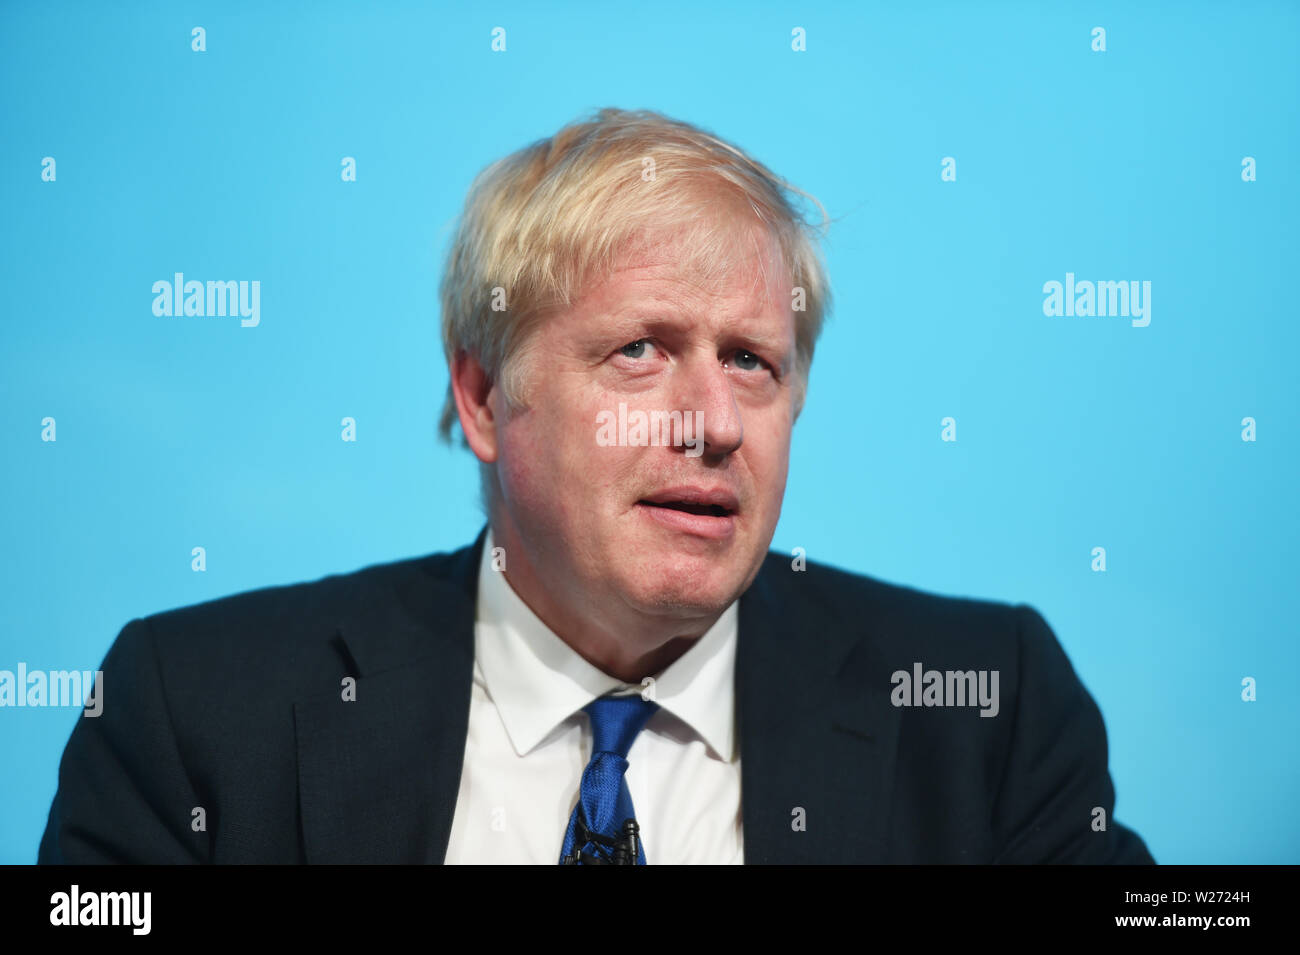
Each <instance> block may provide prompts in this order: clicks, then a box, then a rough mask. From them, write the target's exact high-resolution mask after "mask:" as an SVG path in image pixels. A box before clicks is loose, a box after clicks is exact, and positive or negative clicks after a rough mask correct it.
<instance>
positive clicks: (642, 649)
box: [492, 521, 722, 684]
mask: <svg viewBox="0 0 1300 955" xmlns="http://www.w3.org/2000/svg"><path fill="white" fill-rule="evenodd" d="M492 538H493V540H492V543H493V546H495V547H502V548H504V549H505V553H506V569H505V572H504V574H505V578H506V582H507V583H508V584H509V586H510V589H511V590H513V591H514V592H515V594H516V595H517V596H518V597H519V599H520V600H522V601H523V602H524V603H525V604H527V605H528V609H529V610H531V611H532V612H533V613H534V614H536V615H537V618H538V619H539V620H541V621H542V623H544V624H546V626H547V627H548V628H549V629H550V630H551V631H552V632H553V633H554V634H556V636H558V637H559V638H560V639H561V640H563V641H564V642H565V643H566V644H567V645H568V646H569V647H570V648H571V649H572V650H573V651H574V652H575V653H577V654H578V655H579V656H580V657H582V658H583V659H584V660H586V661H587V662H588V663H590V664H591V665H592V666H594V667H595V668H596V669H598V670H600V671H601V672H602V673H607V674H609V675H610V676H612V677H616V678H617V679H619V680H621V681H622V682H624V683H629V684H639V683H640V682H641V681H642V680H643V679H645V678H646V677H651V676H658V675H659V674H660V673H662V672H663V671H664V670H665V669H667V668H668V667H669V666H670V665H671V664H672V663H673V662H675V661H676V660H677V659H678V658H680V657H681V656H682V655H683V654H684V653H686V651H687V650H689V649H690V648H691V647H692V646H694V645H695V642H696V641H697V640H698V639H699V638H700V637H702V636H703V635H704V634H705V633H707V632H708V630H709V628H710V627H712V626H713V625H714V624H715V623H717V621H718V618H719V617H721V616H722V611H719V612H717V613H710V614H697V615H688V616H681V615H675V616H667V615H663V616H661V615H650V614H645V613H642V612H639V611H638V610H636V609H635V608H633V607H630V606H628V605H627V604H626V603H625V602H623V601H622V600H620V599H619V598H618V597H617V596H616V595H609V594H596V595H593V594H589V593H587V592H585V591H584V590H583V589H582V586H581V583H580V582H579V581H576V580H574V579H572V578H568V579H565V580H549V579H544V578H543V577H542V576H541V575H540V574H538V573H537V567H536V565H535V564H534V561H533V559H532V557H531V556H530V555H529V554H528V553H527V552H526V551H525V549H524V548H523V546H522V541H521V538H520V536H519V535H518V533H517V532H516V531H515V529H514V528H513V527H511V526H510V525H509V524H508V523H506V522H504V521H493V525H492ZM538 563H548V565H549V562H545V561H543V560H541V559H539V560H538Z"/></svg>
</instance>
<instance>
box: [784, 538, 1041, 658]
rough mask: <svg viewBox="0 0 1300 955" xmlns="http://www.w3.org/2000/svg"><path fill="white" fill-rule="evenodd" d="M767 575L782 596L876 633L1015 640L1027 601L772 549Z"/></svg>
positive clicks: (912, 641) (911, 640)
mask: <svg viewBox="0 0 1300 955" xmlns="http://www.w3.org/2000/svg"><path fill="white" fill-rule="evenodd" d="M763 574H764V577H765V578H766V579H767V581H768V583H769V585H771V586H772V588H773V592H774V594H775V596H776V599H777V600H778V602H780V603H782V604H785V605H787V606H790V607H791V608H792V609H793V608H794V607H796V606H798V605H799V604H800V603H805V604H807V605H809V606H816V607H817V608H818V609H819V611H820V612H821V613H823V614H827V615H830V616H833V617H834V618H835V619H837V620H838V621H839V622H840V625H842V626H844V627H846V628H848V629H851V630H864V629H865V630H869V631H870V632H871V634H872V635H873V636H874V637H875V638H876V639H877V640H881V641H885V642H890V641H891V640H898V641H906V642H907V643H908V644H909V645H912V646H913V647H916V648H917V649H920V647H919V646H917V641H918V640H924V639H925V638H927V637H929V638H933V639H935V640H938V641H941V642H942V641H957V642H958V643H960V644H969V643H970V642H971V641H972V640H976V641H989V640H992V641H995V642H998V643H1006V644H1008V646H1014V643H1015V640H1016V638H1017V629H1018V621H1017V616H1016V614H1017V612H1018V611H1019V610H1020V608H1021V607H1022V606H1023V605H1022V604H1017V603H1012V602H1010V601H1005V600H996V599H989V598H981V597H970V596H957V595H951V594H942V593H938V592H935V591H931V590H925V589H922V588H918V587H913V586H909V585H905V584H899V583H893V582H891V581H887V580H883V579H880V578H878V577H873V576H870V575H867V574H861V573H855V572H852V571H848V570H844V569H843V568H840V567H835V566H833V565H830V564H824V563H820V562H817V561H808V562H807V563H806V565H805V568H804V569H803V570H795V569H794V568H793V567H792V565H791V560H790V558H789V557H788V556H786V555H784V554H780V553H776V552H772V553H770V554H769V555H768V558H767V561H766V562H765V564H764V568H763Z"/></svg>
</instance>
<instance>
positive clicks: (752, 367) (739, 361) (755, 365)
mask: <svg viewBox="0 0 1300 955" xmlns="http://www.w3.org/2000/svg"><path fill="white" fill-rule="evenodd" d="M732 362H733V363H734V364H735V366H736V367H737V368H739V369H740V370H741V371H757V370H758V369H759V368H761V367H763V365H764V362H763V359H761V358H759V357H758V356H757V355H755V354H754V353H753V352H751V351H745V349H743V348H742V349H740V350H739V351H737V352H736V354H735V356H734V357H733V358H732Z"/></svg>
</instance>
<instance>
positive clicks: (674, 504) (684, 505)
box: [640, 501, 732, 517]
mask: <svg viewBox="0 0 1300 955" xmlns="http://www.w3.org/2000/svg"><path fill="white" fill-rule="evenodd" d="M640 503H642V504H644V505H646V506H647V507H662V508H667V509H668V510H671V511H682V512H683V513H686V514H698V515H699V516H700V517H729V516H730V515H731V514H732V512H731V511H730V510H728V509H727V508H725V507H723V506H722V505H721V504H691V503H690V502H688V501H641V502H640Z"/></svg>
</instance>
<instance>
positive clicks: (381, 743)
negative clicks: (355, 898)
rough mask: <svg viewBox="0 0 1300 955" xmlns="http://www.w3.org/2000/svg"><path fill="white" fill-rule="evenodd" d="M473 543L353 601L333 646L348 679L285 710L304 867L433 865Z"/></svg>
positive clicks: (443, 811) (450, 811) (460, 690)
mask: <svg viewBox="0 0 1300 955" xmlns="http://www.w3.org/2000/svg"><path fill="white" fill-rule="evenodd" d="M484 536H485V535H484V534H483V533H480V535H479V537H478V540H477V541H476V542H475V544H474V545H472V546H471V547H467V548H464V549H462V550H460V551H457V552H456V553H454V554H452V555H450V556H448V557H437V558H427V559H425V560H424V561H421V562H419V565H418V567H417V569H416V570H415V571H413V572H411V573H409V574H408V575H406V576H404V577H403V578H402V579H401V581H400V582H398V583H397V584H395V585H394V586H392V587H391V589H389V590H386V591H379V592H378V593H376V590H375V588H374V584H373V583H370V584H369V586H367V585H366V579H365V575H364V572H363V574H361V575H354V576H353V577H352V578H349V585H350V586H352V587H355V588H356V589H355V593H354V594H353V595H351V596H352V597H353V598H354V599H349V596H350V595H349V594H343V595H342V599H343V601H344V603H345V606H346V607H347V608H348V609H347V610H346V611H345V612H344V617H343V619H342V621H341V622H340V625H339V631H338V634H337V636H336V638H335V642H336V646H337V649H338V650H339V653H340V655H341V656H342V657H343V659H344V660H345V661H346V670H347V675H349V676H352V677H353V678H354V679H355V680H356V699H355V700H353V701H345V700H344V699H343V694H342V687H341V686H334V687H332V688H331V689H330V691H329V692H326V693H323V694H322V695H320V696H319V697H314V698H311V699H307V700H301V701H299V702H297V703H295V704H294V724H295V732H296V735H297V746H298V787H299V800H300V809H301V824H302V839H303V845H304V851H305V854H306V861H307V862H309V863H322V862H324V863H330V862H363V863H366V862H375V863H378V862H406V863H440V862H442V861H443V859H444V857H445V855H446V851H447V843H448V840H449V838H450V836H451V825H452V818H453V816H454V814H455V808H456V798H457V793H458V790H459V786H460V775H461V765H462V762H463V760H464V755H465V739H466V735H467V733H468V730H469V702H470V692H471V688H472V682H473V667H474V610H475V600H476V596H477V587H478V562H479V556H480V554H481V551H482V547H483V540H484Z"/></svg>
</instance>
